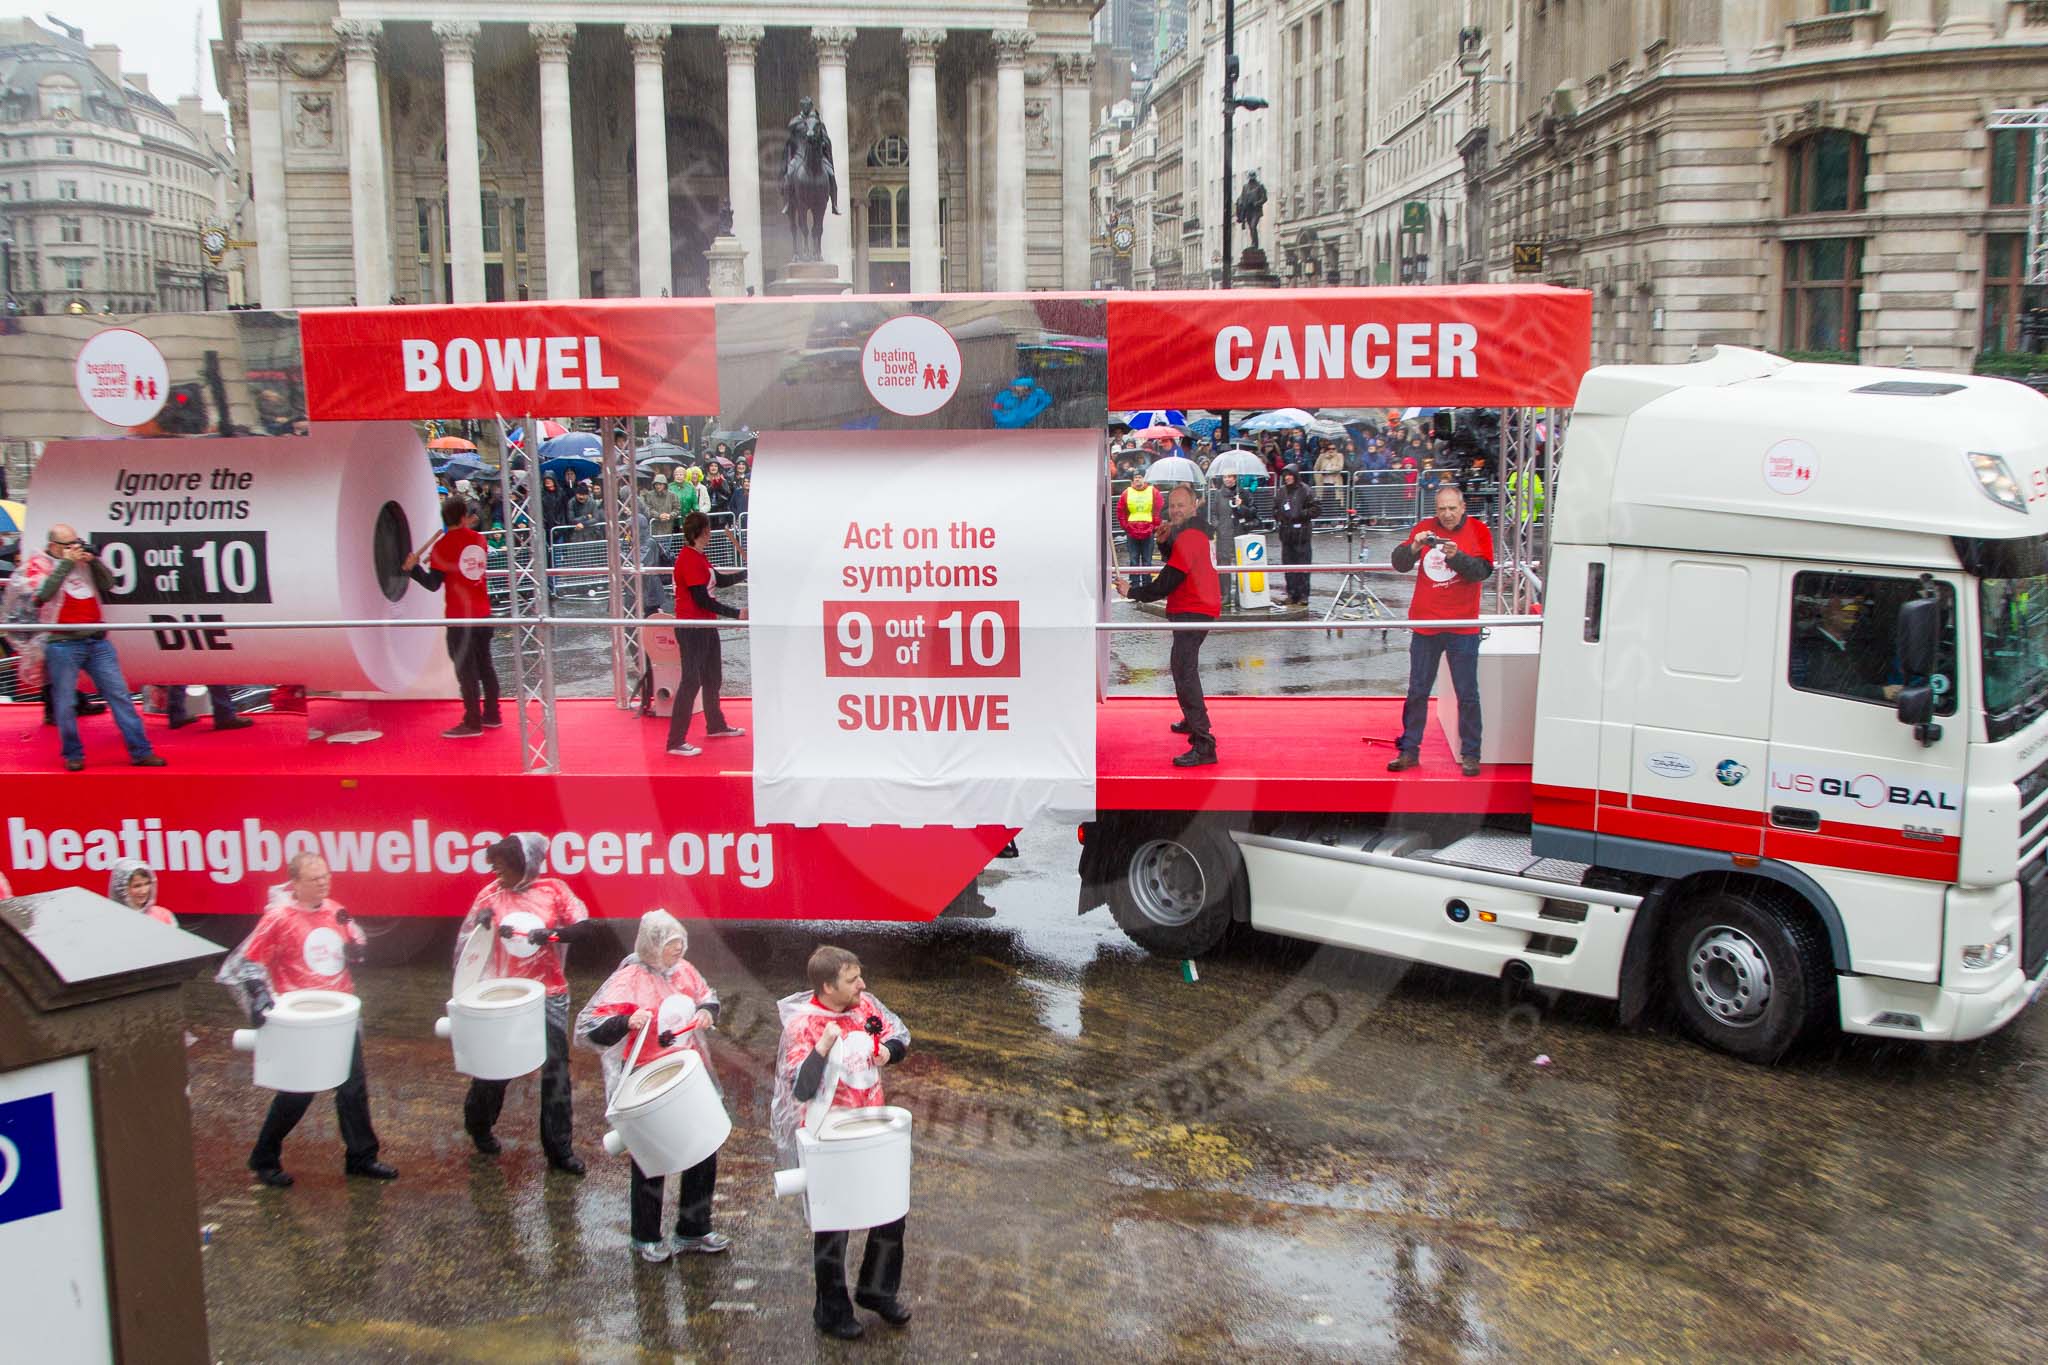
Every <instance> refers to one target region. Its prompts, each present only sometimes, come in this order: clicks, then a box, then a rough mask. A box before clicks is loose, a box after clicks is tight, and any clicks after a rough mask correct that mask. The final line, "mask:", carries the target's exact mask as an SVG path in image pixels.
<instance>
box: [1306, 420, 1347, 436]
mask: <svg viewBox="0 0 2048 1365" xmlns="http://www.w3.org/2000/svg"><path fill="white" fill-rule="evenodd" d="M1303 430H1304V431H1306V432H1307V433H1308V434H1309V435H1311V436H1314V437H1317V438H1318V439H1320V440H1324V441H1341V440H1343V439H1344V438H1345V437H1346V436H1348V435H1350V434H1351V433H1350V432H1348V431H1347V430H1345V427H1344V424H1343V423H1342V422H1325V421H1323V420H1322V419H1321V418H1318V419H1316V420H1315V421H1313V422H1310V423H1309V424H1308V425H1307V426H1306V427H1304V428H1303Z"/></svg>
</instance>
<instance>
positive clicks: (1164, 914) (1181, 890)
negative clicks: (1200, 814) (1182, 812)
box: [1109, 822, 1245, 958]
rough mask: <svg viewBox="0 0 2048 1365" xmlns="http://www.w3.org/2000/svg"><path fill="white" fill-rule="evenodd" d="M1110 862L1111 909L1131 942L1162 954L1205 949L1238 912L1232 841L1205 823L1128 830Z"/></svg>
mask: <svg viewBox="0 0 2048 1365" xmlns="http://www.w3.org/2000/svg"><path fill="white" fill-rule="evenodd" d="M1112 866H1113V868H1114V873H1113V876H1114V880H1112V881H1111V883H1110V891H1109V909H1110V913H1111V914H1113V915H1115V916H1116V922H1117V924H1118V925H1120V926H1121V927H1122V928H1123V931H1124V933H1126V934H1127V935H1129V936H1130V939H1131V941H1132V942H1133V943H1136V944H1137V945H1138V946H1139V947H1141V948H1143V949H1145V950H1146V951H1147V952H1150V953H1156V954H1157V955H1159V956H1161V957H1181V958H1187V957H1200V956H1201V955H1202V954H1204V953H1206V952H1209V951H1210V950H1211V949H1213V948H1215V947H1216V945H1217V944H1219V943H1221V942H1222V941H1223V938H1224V935H1225V934H1227V933H1229V932H1230V925H1231V922H1232V921H1233V920H1235V919H1237V918H1240V917H1241V915H1242V912H1243V910H1244V901H1245V891H1244V865H1243V862H1242V861H1241V860H1240V859H1239V857H1238V852H1237V845H1235V844H1233V843H1232V842H1231V841H1230V835H1229V834H1228V833H1226V832H1225V831H1224V830H1222V829H1220V828H1218V827H1216V826H1214V825H1211V824H1208V823H1206V822H1198V823H1195V824H1190V825H1187V826H1184V827H1178V828H1161V827H1156V826H1155V827H1151V828H1139V829H1135V830H1132V831H1129V832H1127V833H1125V834H1124V835H1123V836H1122V838H1121V840H1120V841H1119V843H1118V846H1117V850H1116V853H1115V855H1114V856H1113V860H1112Z"/></svg>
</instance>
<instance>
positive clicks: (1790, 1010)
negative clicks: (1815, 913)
mask: <svg viewBox="0 0 2048 1365" xmlns="http://www.w3.org/2000/svg"><path fill="white" fill-rule="evenodd" d="M1664 961H1665V970H1666V973H1667V975H1666V978H1665V979H1666V981H1667V983H1668V984H1669V987H1670V989H1671V992H1672V995H1673V997H1674V998H1675V999H1676V1001H1677V1005H1678V1014H1679V1017H1680V1019H1682V1020H1683V1021H1684V1023H1685V1028H1686V1031H1687V1032H1688V1033H1690V1034H1692V1035H1693V1036H1694V1037H1695V1038H1697V1039H1699V1040H1700V1041H1701V1042H1703V1043H1705V1044H1706V1045H1707V1046H1709V1047H1713V1048H1718V1049H1720V1050H1721V1051H1723V1052H1727V1053H1730V1054H1732V1055H1734V1056H1737V1057H1740V1058H1742V1059H1743V1060H1744V1061H1749V1062H1762V1063H1765V1064H1769V1063H1772V1062H1775V1061H1777V1060H1778V1059H1779V1058H1780V1057H1782V1056H1784V1055H1785V1053H1786V1051H1787V1050H1788V1049H1789V1048H1791V1047H1792V1045H1793V1044H1794V1043H1796V1042H1798V1041H1799V1040H1800V1038H1802V1037H1804V1036H1805V1035H1806V1033H1807V1032H1808V1031H1809V1030H1810V1029H1812V1028H1814V1027H1815V1026H1816V1025H1817V1024H1819V1023H1820V1022H1821V1020H1822V1017H1823V1014H1824V1011H1825V1007H1826V1005H1827V1004H1828V1002H1829V1001H1830V1000H1831V999H1832V997H1833V994H1834V992H1833V990H1832V989H1831V987H1832V984H1833V982H1832V972H1833V969H1832V967H1831V965H1830V963H1829V960H1828V953H1827V945H1826V943H1825V942H1824V940H1823V939H1822V937H1821V931H1820V928H1819V927H1818V926H1817V925H1814V924H1812V923H1810V922H1809V921H1807V920H1805V919H1804V918H1802V917H1800V916H1798V915H1796V914H1788V913H1786V912H1784V911H1781V910H1780V909H1778V908H1777V907H1776V906H1774V905H1772V904H1771V903H1770V902H1769V901H1767V900H1764V899H1762V898H1760V897H1756V896H1753V895H1751V894H1749V893H1747V892H1744V891H1739V890H1733V891H1715V892H1711V893H1708V894H1706V895H1702V896H1700V897H1698V898H1696V899H1694V900H1692V901H1690V902H1689V903H1688V904H1687V905H1686V906H1685V907H1684V908H1683V909H1681V910H1680V911H1679V913H1678V914H1677V916H1676V917H1675V918H1674V919H1673V921H1672V923H1671V925H1670V927H1669V929H1668V930H1667V931H1666V932H1665V935H1664Z"/></svg>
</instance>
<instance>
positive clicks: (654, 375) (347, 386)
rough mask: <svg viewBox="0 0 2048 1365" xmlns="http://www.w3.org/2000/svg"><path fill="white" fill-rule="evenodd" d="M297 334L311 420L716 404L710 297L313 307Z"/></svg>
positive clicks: (704, 408) (572, 413)
mask: <svg viewBox="0 0 2048 1365" xmlns="http://www.w3.org/2000/svg"><path fill="white" fill-rule="evenodd" d="M299 337H300V344H301V346H302V348H303V351H304V358H305V375H306V414H307V416H309V417H310V418H312V419H313V420H314V421H316V422H334V421H372V420H378V419H384V418H412V419H422V418H430V417H491V416H503V417H507V418H510V417H524V416H527V415H529V414H532V415H537V416H553V417H587V416H592V415H600V416H614V415H623V414H626V413H650V412H653V413H660V412H671V413H672V412H716V411H718V356H717V344H716V324H715V322H714V314H713V311H712V304H711V301H710V300H709V299H617V300H605V299H582V300H577V301H574V302H563V303H478V304H468V305H464V306H462V307H428V308H311V309H307V310H306V311H305V312H303V313H301V314H299Z"/></svg>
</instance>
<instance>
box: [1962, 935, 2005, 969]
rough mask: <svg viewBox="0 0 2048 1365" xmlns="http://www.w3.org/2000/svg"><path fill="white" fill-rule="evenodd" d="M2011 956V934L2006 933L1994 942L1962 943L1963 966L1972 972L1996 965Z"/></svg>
mask: <svg viewBox="0 0 2048 1365" xmlns="http://www.w3.org/2000/svg"><path fill="white" fill-rule="evenodd" d="M2011 956H2012V935H2011V934H2007V935H2005V936H2004V937H2003V938H2001V939H1999V940H1998V942H1996V943H1966V944H1964V945H1963V966H1965V967H1967V968H1969V969H1970V970H1971V971H1973V972H1981V971H1983V970H1984V969H1985V968H1986V967H1996V966H1997V965H1998V964H1999V963H2001V962H2003V961H2005V960H2006V959H2007V958H2009V957H2011Z"/></svg>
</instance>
